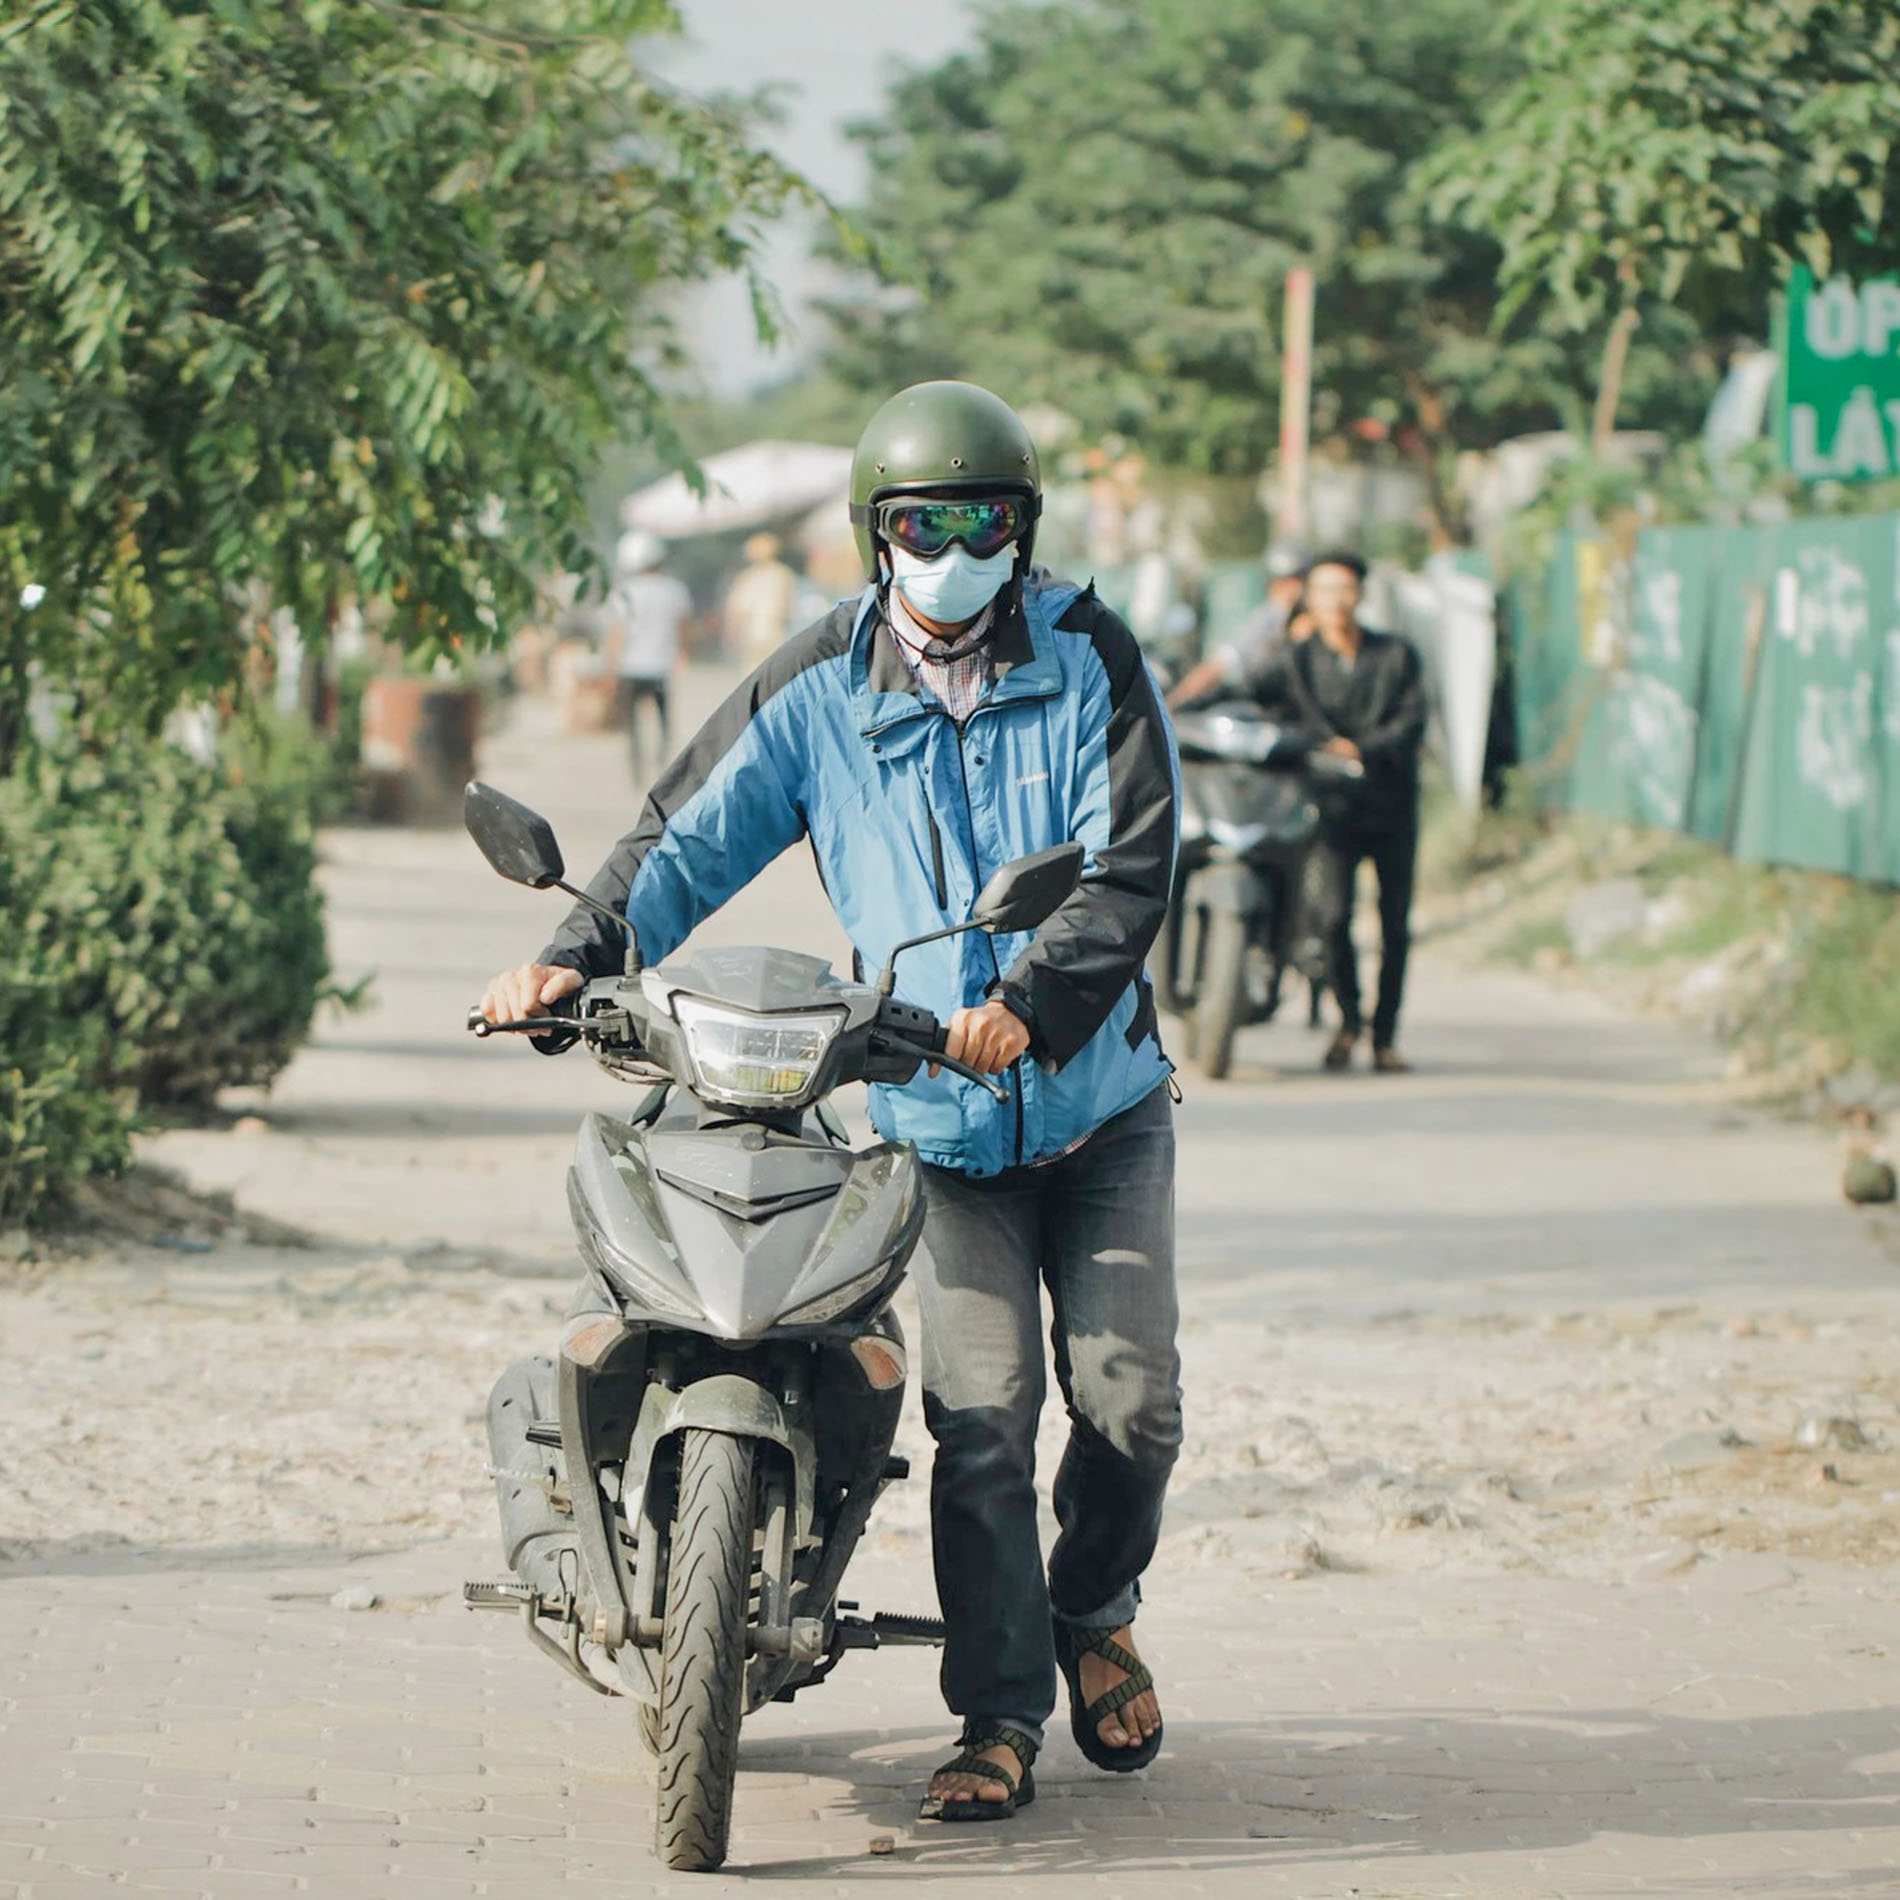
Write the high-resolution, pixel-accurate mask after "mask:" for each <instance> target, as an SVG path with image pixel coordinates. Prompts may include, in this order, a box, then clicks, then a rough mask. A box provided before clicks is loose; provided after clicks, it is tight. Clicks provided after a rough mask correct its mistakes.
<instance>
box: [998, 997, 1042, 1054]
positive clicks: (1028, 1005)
mask: <svg viewBox="0 0 1900 1900" xmlns="http://www.w3.org/2000/svg"><path fill="white" fill-rule="evenodd" d="M984 994H985V995H986V996H988V997H991V998H993V999H994V1000H995V1001H996V1002H999V1003H1001V1004H1002V1005H1003V1006H1004V1007H1005V1008H1006V1009H1007V1010H1008V1011H1009V1013H1010V1014H1011V1015H1012V1016H1015V1017H1017V1018H1019V1019H1020V1020H1021V1022H1022V1025H1023V1027H1024V1028H1025V1029H1027V1030H1028V1031H1029V1053H1030V1054H1031V1055H1032V1056H1034V1057H1035V1058H1036V1059H1037V1060H1038V1061H1040V1060H1041V1059H1042V1054H1043V1042H1042V1032H1041V1031H1040V1030H1039V1029H1038V1028H1037V1027H1036V1007H1035V1005H1034V1004H1033V1003H1032V1002H1030V1000H1029V993H1028V992H1027V991H1026V990H1025V989H1024V988H1023V986H1022V985H1021V984H1020V983H1012V982H1010V981H1009V979H1008V978H1007V977H1001V978H999V979H998V980H997V981H996V982H994V983H992V984H991V985H990V986H989V988H988V989H987V990H985V991H984Z"/></svg>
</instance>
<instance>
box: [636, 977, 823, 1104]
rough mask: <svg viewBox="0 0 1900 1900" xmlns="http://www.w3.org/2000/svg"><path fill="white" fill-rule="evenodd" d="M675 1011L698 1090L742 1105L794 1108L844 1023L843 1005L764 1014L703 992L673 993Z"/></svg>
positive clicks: (808, 1087) (807, 1088) (718, 1098)
mask: <svg viewBox="0 0 1900 1900" xmlns="http://www.w3.org/2000/svg"><path fill="white" fill-rule="evenodd" d="M673 1014H674V1015H675V1016H676V1017H677V1018H678V1019H679V1026H680V1029H681V1032H682V1033H683V1034H684V1036H685V1038H686V1053H687V1055H688V1056H689V1057H691V1059H692V1064H693V1071H694V1073H695V1075H696V1076H697V1077H698V1079H699V1092H700V1093H701V1094H703V1095H710V1096H712V1097H714V1098H715V1099H717V1100H719V1101H722V1102H731V1103H733V1104H734V1105H736V1106H737V1107H740V1108H793V1107H796V1106H797V1104H798V1102H799V1100H800V1098H801V1097H803V1096H804V1095H806V1094H808V1093H809V1092H810V1089H811V1085H812V1081H813V1079H814V1078H815V1077H816V1075H817V1073H818V1067H819V1064H820V1063H822V1062H823V1061H824V1059H825V1051H826V1050H827V1049H829V1048H830V1047H831V1045H832V1043H833V1041H834V1040H835V1039H836V1037H837V1034H838V1031H839V1030H840V1029H842V1028H843V1027H844V1019H845V1012H844V1011H843V1010H841V1009H801V1010H795V1011H789V1012H787V1013H786V1014H785V1015H782V1016H760V1015H756V1014H754V1013H753V1012H752V1011H751V1010H746V1009H731V1008H728V1007H727V1006H726V1005H725V1004H723V1003H709V1002H707V1001H706V1000H705V998H703V997H698V996H675V997H674V999H673Z"/></svg>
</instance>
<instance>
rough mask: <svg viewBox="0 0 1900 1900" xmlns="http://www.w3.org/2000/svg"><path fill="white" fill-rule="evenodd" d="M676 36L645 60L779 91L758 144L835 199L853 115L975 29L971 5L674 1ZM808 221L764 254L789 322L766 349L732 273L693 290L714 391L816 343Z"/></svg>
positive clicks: (817, 286)
mask: <svg viewBox="0 0 1900 1900" xmlns="http://www.w3.org/2000/svg"><path fill="white" fill-rule="evenodd" d="M677 3H678V6H679V11H680V15H681V17H682V19H683V20H684V22H685V27H686V38H685V41H684V42H683V43H670V42H665V41H648V42H647V43H646V45H645V46H644V47H643V48H642V52H643V55H644V56H645V57H646V58H647V59H649V60H650V61H651V62H652V63H653V65H654V66H655V67H656V68H657V69H658V70H659V71H660V72H662V73H664V74H665V75H666V76H667V77H668V78H669V79H671V80H672V81H673V82H674V83H675V84H676V85H680V86H684V87H686V88H687V89H688V90H690V91H736V92H748V91H751V90H753V89H754V88H756V87H759V86H764V85H771V86H774V87H776V88H777V89H778V96H779V101H780V105H781V107H782V109H783V118H782V121H781V123H780V124H778V125H777V126H775V127H772V128H770V129H769V131H768V132H767V133H766V141H765V142H766V143H767V144H769V145H770V146H771V148H772V149H773V150H774V151H775V152H776V153H777V154H778V155H779V156H780V157H781V158H783V159H785V160H786V162H787V163H788V164H790V165H792V166H793V167H794V168H795V169H796V170H798V171H800V172H803V173H804V175H805V176H806V177H807V178H809V179H810V180H811V181H812V182H813V183H814V184H815V185H817V186H818V187H819V189H820V190H821V191H824V192H827V193H829V194H830V195H831V196H832V197H834V198H836V199H838V200H840V201H841V202H845V203H849V202H850V201H851V200H852V199H854V198H855V197H856V196H857V195H858V193H859V190H860V189H861V187H862V185H863V182H864V161H863V156H862V154H861V153H860V152H859V151H858V149H857V148H856V147H855V146H854V145H852V144H851V143H850V141H849V140H847V139H846V137H845V135H844V128H845V125H846V124H847V123H848V122H849V121H850V120H852V119H856V118H864V117H869V116H872V115H874V114H875V113H876V112H877V110H878V108H879V106H880V105H881V103H882V100H883V96H884V88H885V85H886V84H887V82H888V81H889V79H890V78H891V76H892V75H893V73H894V72H895V71H896V70H897V68H898V67H899V65H901V64H911V65H929V64H931V63H932V62H934V61H936V60H938V59H941V58H943V57H944V55H945V54H948V53H953V52H955V51H956V50H957V48H958V47H959V46H960V45H961V44H963V42H964V41H965V39H966V38H967V37H968V36H969V35H970V33H971V32H972V31H973V29H974V24H975V21H976V18H977V11H978V9H977V5H976V0H929V4H922V3H920V0H677ZM810 241H811V228H810V226H809V225H808V224H806V223H805V222H803V221H802V220H801V221H794V220H787V221H785V222H784V223H783V224H781V225H780V226H779V227H778V228H777V230H776V231H775V232H774V233H773V236H772V239H771V241H770V245H769V249H768V252H767V256H766V260H765V262H766V268H767V270H768V273H769V274H770V275H771V277H772V278H773V279H774V281H775V282H776V283H777V284H778V286H779V289H780V294H781V295H782V296H783V298H784V300H785V303H786V306H787V311H788V314H789V317H790V319H791V334H790V335H789V336H788V337H787V338H786V339H785V340H783V341H782V342H781V343H780V345H779V346H778V348H777V349H776V350H775V351H773V352H770V353H768V352H767V351H766V350H765V349H764V348H763V347H762V346H761V345H760V343H759V342H758V340H757V338H756V336H755V335H754V334H753V329H752V313H751V309H750V306H749V305H748V303H747V301H746V297H745V291H744V288H743V286H742V285H741V284H740V283H739V282H738V281H737V280H732V281H728V282H726V283H723V284H718V285H714V286H711V287H709V288H708V289H707V290H705V291H703V292H699V293H696V295H695V298H694V301H693V305H692V309H691V316H690V319H689V322H688V325H687V330H688V334H691V335H695V336H698V337H699V338H701V339H702V342H701V344H700V352H699V354H700V366H701V369H702V372H703V373H704V375H705V377H706V379H707V382H708V383H709V384H710V386H711V387H712V388H714V389H715V390H717V391H719V392H720V393H722V394H737V393H740V392H742V391H744V390H746V389H749V388H752V387H753V386H755V385H757V384H759V383H762V382H772V381H776V380H778V379H779V378H780V377H782V376H784V375H785V374H786V373H787V372H788V371H790V370H791V369H793V368H794V367H796V364H797V362H798V360H799V356H800V353H801V351H806V350H809V349H810V348H811V346H812V344H813V342H814V341H815V334H814V333H815V329H816V320H815V318H814V317H813V315H812V312H811V307H810V305H811V298H812V297H813V296H814V294H816V293H818V292H819V291H821V290H822V288H823V281H824V280H823V276H822V273H821V271H820V268H819V267H818V266H817V265H815V264H814V263H813V262H812V261H811V259H810V257H809V255H808V247H809V245H810Z"/></svg>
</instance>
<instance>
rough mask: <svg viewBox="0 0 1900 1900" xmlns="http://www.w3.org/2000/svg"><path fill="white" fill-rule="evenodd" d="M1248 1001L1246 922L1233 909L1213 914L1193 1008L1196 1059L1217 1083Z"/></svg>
mask: <svg viewBox="0 0 1900 1900" xmlns="http://www.w3.org/2000/svg"><path fill="white" fill-rule="evenodd" d="M1246 1000H1247V920H1246V918H1244V917H1242V916H1240V915H1239V914H1238V913H1237V912H1234V911H1231V910H1215V911H1210V912H1209V913H1208V918H1207V934H1206V936H1205V938H1204V939H1203V944H1202V953H1201V989H1200V995H1199V996H1198V997H1197V998H1196V1000H1195V1006H1194V1057H1195V1060H1196V1061H1197V1062H1199V1063H1200V1065H1201V1072H1202V1074H1204V1075H1205V1076H1207V1077H1208V1079H1209V1080H1210V1081H1214V1082H1218V1081H1219V1080H1220V1079H1221V1077H1222V1076H1224V1075H1225V1074H1226V1073H1227V1071H1228V1069H1229V1068H1230V1067H1231V1066H1232V1064H1233V1059H1234V1035H1235V1032H1236V1031H1237V1030H1238V1029H1239V1027H1240V1021H1241V1017H1242V1015H1243V1014H1244V1013H1245V1007H1246Z"/></svg>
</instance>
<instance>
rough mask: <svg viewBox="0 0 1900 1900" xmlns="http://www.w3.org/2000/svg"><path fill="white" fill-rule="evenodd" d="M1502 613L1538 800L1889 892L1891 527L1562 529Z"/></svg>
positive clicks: (1899, 618)
mask: <svg viewBox="0 0 1900 1900" xmlns="http://www.w3.org/2000/svg"><path fill="white" fill-rule="evenodd" d="M1507 605H1508V612H1509V615H1510V624H1511V629H1512V638H1513V654H1514V661H1515V667H1516V695H1517V715H1518V734H1519V744H1520V748H1521V751H1522V756H1523V758H1524V760H1525V762H1526V764H1527V766H1528V767H1529V768H1530V770H1531V771H1532V773H1533V774H1534V776H1535V780H1536V782H1537V784H1538V785H1539V787H1540V789H1541V791H1542V792H1543V794H1544V795H1545V796H1546V797H1547V798H1548V799H1549V800H1550V801H1551V802H1553V803H1555V804H1557V805H1560V806H1562V807H1564V808H1566V809H1569V810H1573V811H1580V812H1594V813H1599V814H1601V815H1603V816H1605V817H1610V818H1618V819H1626V820H1629V821H1631V822H1634V823H1638V824H1645V825H1658V826H1664V827H1668V828H1671V829H1675V830H1680V831H1685V832H1688V833H1690V834H1691V835H1693V836H1695V837H1698V838H1705V839H1708V840H1709V841H1711V842H1712V843H1716V844H1721V845H1724V846H1726V847H1727V848H1728V849H1729V850H1731V851H1733V852H1734V853H1735V855H1736V856H1738V857H1743V858H1749V859H1754V860H1758V861H1761V862H1766V863H1776V864H1795V865H1806V866H1810V867H1813V868H1815V869H1819V870H1830V871H1844V872H1847V873H1849V874H1850V875H1852V876H1855V877H1860V878H1866V879H1870V880H1874V881H1878V882H1882V883H1900V516H1895V515H1879V516H1866V517H1861V518H1849V519H1830V520H1807V521H1791V522H1784V523H1780V524H1776V525H1773V526H1765V527H1749V528H1712V527H1709V528H1703V527H1696V528H1653V529H1648V530H1645V531H1643V532H1641V533H1639V534H1636V535H1635V536H1634V537H1632V538H1630V539H1628V540H1626V541H1624V542H1622V543H1620V544H1619V543H1618V542H1616V541H1615V540H1612V539H1608V538H1605V539H1594V540H1593V539H1584V538H1579V537H1571V538H1567V539H1565V540H1562V541H1560V542H1559V544H1558V546H1557V548H1556V550H1555V553H1554V556H1553V558H1552V560H1551V563H1550V565H1549V567H1548V568H1547V569H1546V571H1545V573H1544V574H1543V576H1542V578H1541V580H1540V581H1538V582H1536V583H1526V582H1521V581H1520V582H1518V583H1516V584H1514V585H1513V586H1512V587H1511V588H1510V589H1509V590H1508V594H1507Z"/></svg>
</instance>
